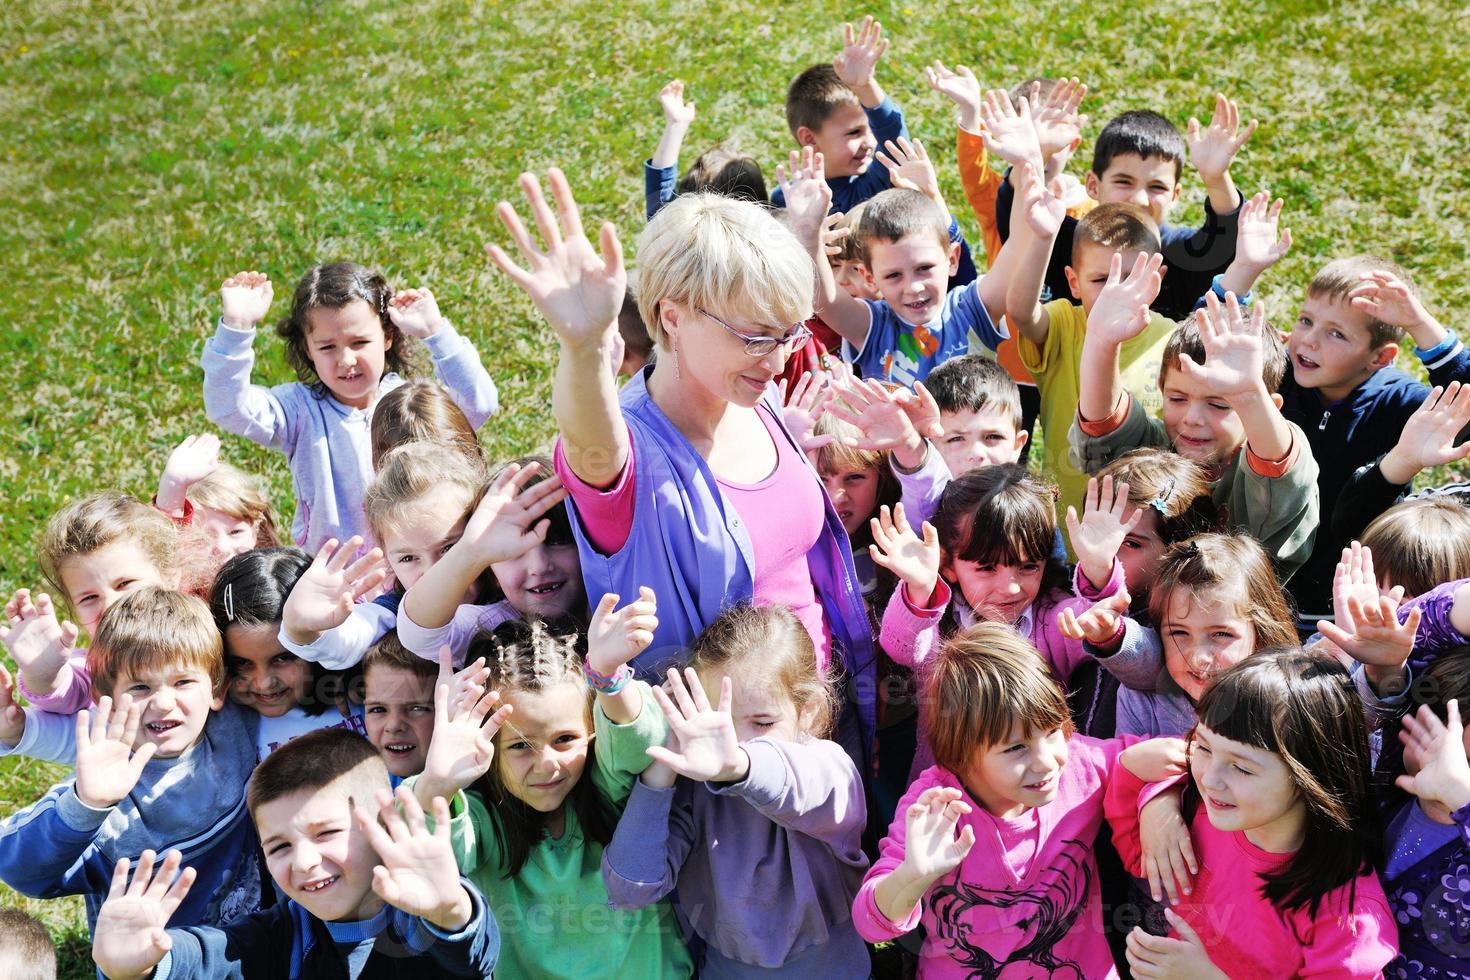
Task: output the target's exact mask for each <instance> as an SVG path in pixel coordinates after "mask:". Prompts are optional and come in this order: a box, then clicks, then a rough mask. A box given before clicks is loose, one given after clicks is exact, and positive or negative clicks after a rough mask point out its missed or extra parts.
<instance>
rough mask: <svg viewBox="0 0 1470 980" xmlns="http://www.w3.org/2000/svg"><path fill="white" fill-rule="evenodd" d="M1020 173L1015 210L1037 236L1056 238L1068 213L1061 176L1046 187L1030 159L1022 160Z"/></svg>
mask: <svg viewBox="0 0 1470 980" xmlns="http://www.w3.org/2000/svg"><path fill="white" fill-rule="evenodd" d="M1020 174H1021V183H1020V188H1019V189H1018V190H1017V192H1016V193H1017V197H1018V198H1019V201H1018V203H1017V205H1016V210H1017V213H1019V214H1020V215H1021V216H1022V217H1023V218H1025V219H1026V227H1027V228H1030V229H1031V231H1032V232H1033V233H1035V235H1036V237H1038V238H1044V239H1052V238H1055V237H1056V234H1057V232H1058V231H1060V230H1061V227H1062V222H1063V220H1065V219H1066V217H1067V202H1066V201H1065V200H1063V192H1062V182H1061V180H1060V179H1057V180H1053V181H1052V182H1051V186H1050V187H1048V186H1047V184H1046V181H1045V180H1043V179H1042V177H1041V174H1040V173H1039V172H1038V171H1037V169H1036V164H1034V163H1032V162H1031V161H1029V160H1028V161H1027V162H1025V163H1023V164H1021V167H1020Z"/></svg>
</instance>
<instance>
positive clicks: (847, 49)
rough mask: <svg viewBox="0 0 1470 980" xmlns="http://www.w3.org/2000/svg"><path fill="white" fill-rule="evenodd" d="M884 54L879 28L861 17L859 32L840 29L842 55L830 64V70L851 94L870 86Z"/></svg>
mask: <svg viewBox="0 0 1470 980" xmlns="http://www.w3.org/2000/svg"><path fill="white" fill-rule="evenodd" d="M887 50H888V42H887V41H886V40H885V39H884V38H883V25H882V24H879V23H878V22H877V21H876V20H874V19H873V18H872V17H864V18H863V23H862V26H861V28H860V29H858V30H856V31H854V30H853V26H852V25H851V24H843V25H842V52H841V53H840V54H839V55H838V56H837V57H836V58H834V59H833V60H832V69H833V70H834V71H836V72H837V77H838V79H839V80H841V82H842V84H843V85H846V86H847V87H848V88H850V89H853V90H854V91H856V90H860V89H862V88H865V87H867V86H871V85H872V84H873V72H874V69H876V68H877V67H878V59H879V58H882V57H883V52H885V51H887Z"/></svg>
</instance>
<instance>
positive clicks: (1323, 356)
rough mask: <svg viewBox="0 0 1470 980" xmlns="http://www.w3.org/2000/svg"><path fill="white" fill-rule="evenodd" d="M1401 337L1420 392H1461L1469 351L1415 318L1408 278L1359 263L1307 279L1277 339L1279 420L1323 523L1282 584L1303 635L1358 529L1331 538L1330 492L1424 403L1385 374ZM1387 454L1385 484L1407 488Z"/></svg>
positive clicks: (1372, 261)
mask: <svg viewBox="0 0 1470 980" xmlns="http://www.w3.org/2000/svg"><path fill="white" fill-rule="evenodd" d="M1406 337H1407V338H1408V339H1410V340H1412V341H1413V344H1414V353H1415V356H1416V357H1417V358H1418V359H1419V361H1420V362H1421V363H1422V364H1423V365H1424V367H1425V369H1426V370H1427V372H1428V375H1429V384H1430V385H1439V386H1444V385H1448V384H1450V383H1451V382H1453V381H1460V382H1470V351H1467V350H1466V349H1465V347H1464V345H1463V344H1461V343H1460V341H1459V340H1458V339H1456V337H1455V335H1454V334H1452V333H1450V332H1449V331H1447V330H1446V329H1445V328H1444V327H1442V326H1441V325H1440V324H1439V322H1438V321H1437V320H1436V319H1435V318H1434V317H1433V316H1432V315H1430V314H1429V312H1428V311H1427V310H1425V308H1424V305H1423V304H1422V303H1421V302H1420V300H1419V297H1418V295H1417V293H1416V292H1415V289H1414V287H1413V285H1412V283H1411V282H1410V281H1409V276H1408V273H1406V272H1405V271H1404V270H1403V269H1401V268H1399V267H1398V266H1397V265H1395V264H1394V263H1392V262H1389V261H1387V260H1384V259H1379V258H1374V257H1372V256H1366V255H1360V256H1354V257H1352V258H1347V259H1337V260H1336V261H1333V262H1329V263H1328V264H1327V265H1326V266H1324V267H1323V268H1322V269H1321V270H1320V271H1319V272H1318V273H1317V275H1316V276H1314V277H1313V279H1312V281H1311V283H1310V284H1309V285H1308V286H1307V296H1306V299H1305V300H1303V302H1302V306H1301V310H1300V312H1299V313H1298V314H1297V318H1296V323H1295V324H1294V325H1293V326H1292V331H1291V335H1290V336H1289V337H1288V338H1287V343H1286V348H1287V355H1288V357H1289V362H1290V365H1291V370H1290V371H1289V372H1287V375H1286V377H1285V378H1284V379H1283V381H1282V384H1281V397H1282V404H1281V412H1282V415H1283V416H1285V417H1286V419H1287V420H1288V421H1290V422H1292V423H1294V424H1295V425H1297V426H1299V427H1300V428H1301V430H1302V431H1303V432H1305V433H1306V436H1307V439H1308V441H1309V442H1310V444H1311V447H1312V455H1313V457H1314V458H1316V459H1317V460H1318V461H1319V462H1318V467H1319V472H1318V476H1317V487H1318V492H1319V493H1320V495H1321V499H1322V504H1321V506H1322V513H1323V514H1324V515H1326V517H1327V518H1328V520H1325V521H1324V523H1325V524H1327V526H1326V527H1323V528H1321V529H1320V530H1319V531H1318V532H1317V540H1316V544H1315V545H1314V546H1313V548H1312V552H1311V555H1310V557H1308V558H1307V562H1306V564H1305V565H1303V566H1302V569H1301V570H1300V571H1299V572H1298V573H1297V574H1296V576H1295V577H1294V578H1293V579H1292V586H1291V587H1292V595H1293V596H1295V597H1296V600H1297V606H1298V610H1299V613H1300V617H1301V620H1302V623H1303V624H1304V625H1308V624H1315V623H1316V621H1317V620H1318V619H1322V618H1327V617H1326V614H1327V613H1329V612H1330V611H1331V606H1330V604H1329V602H1330V599H1331V596H1332V570H1333V568H1334V567H1335V565H1336V564H1337V556H1338V554H1339V553H1340V552H1341V551H1342V549H1343V548H1344V547H1346V546H1347V545H1348V544H1349V543H1350V542H1351V541H1352V539H1353V537H1355V536H1356V535H1357V534H1358V533H1360V531H1361V528H1362V525H1359V526H1358V527H1357V528H1351V529H1346V528H1345V529H1344V530H1346V531H1347V534H1346V536H1340V535H1339V534H1338V533H1337V532H1336V530H1335V528H1334V527H1333V523H1332V522H1331V520H1330V519H1331V518H1332V515H1333V511H1334V509H1335V508H1336V504H1337V500H1338V494H1339V492H1340V491H1342V489H1343V487H1344V486H1345V485H1346V484H1347V483H1348V482H1349V478H1350V477H1352V475H1353V473H1354V471H1355V470H1357V469H1358V468H1359V467H1361V466H1364V465H1367V464H1369V463H1372V462H1373V461H1374V460H1375V459H1377V458H1378V457H1380V456H1384V455H1385V454H1390V453H1391V451H1392V450H1394V449H1395V447H1396V443H1398V442H1399V440H1400V433H1401V432H1403V430H1404V429H1405V427H1406V426H1407V425H1408V423H1409V421H1410V419H1411V418H1412V417H1413V416H1414V414H1415V410H1416V409H1417V408H1419V406H1420V405H1421V404H1422V403H1423V402H1424V400H1425V396H1427V395H1428V394H1429V393H1430V392H1429V386H1428V385H1425V384H1424V383H1423V382H1421V381H1420V380H1418V379H1417V378H1415V377H1412V376H1411V375H1409V374H1406V373H1404V372H1403V371H1400V370H1398V369H1396V368H1395V367H1393V364H1394V360H1395V358H1396V357H1397V356H1398V353H1399V345H1400V344H1401V343H1402V342H1403V341H1404V339H1405V338H1406ZM1451 399H1453V395H1451ZM1416 435H1419V433H1416ZM1453 444H1454V442H1453V435H1451V437H1450V445H1451V446H1453ZM1421 445H1422V444H1421ZM1411 448H1418V447H1417V446H1414V447H1411ZM1391 454H1392V457H1393V458H1392V459H1390V460H1389V470H1388V471H1385V476H1386V478H1387V482H1388V483H1390V484H1394V485H1404V484H1407V483H1409V482H1411V481H1412V480H1413V477H1414V472H1415V470H1413V469H1412V468H1410V467H1408V466H1405V465H1404V464H1405V462H1406V460H1404V458H1403V457H1404V453H1403V452H1402V451H1400V452H1397V453H1391ZM1372 516H1374V515H1365V517H1366V518H1367V519H1371V517H1372ZM1363 523H1364V524H1366V520H1364V521H1363Z"/></svg>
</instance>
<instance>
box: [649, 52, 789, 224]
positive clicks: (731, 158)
mask: <svg viewBox="0 0 1470 980" xmlns="http://www.w3.org/2000/svg"><path fill="white" fill-rule="evenodd" d="M658 104H659V106H660V107H661V108H662V109H663V113H664V131H663V135H662V136H661V137H659V141H658V147H657V148H656V149H655V150H654V151H653V156H652V157H650V158H649V159H647V160H645V161H643V206H644V210H645V212H646V213H647V216H648V217H649V218H652V217H653V216H654V215H655V214H658V212H659V209H660V208H662V207H663V206H664V205H665V204H668V203H669V202H670V201H672V200H673V199H674V196H675V195H676V194H687V193H688V192H689V191H703V190H707V191H714V192H715V193H716V194H724V195H726V196H728V197H735V198H740V199H741V200H745V201H754V202H755V203H756V204H764V203H765V201H766V179H765V177H763V176H761V168H760V164H758V163H756V162H755V158H754V157H749V156H745V155H744V154H739V153H735V152H734V151H733V150H730V149H728V148H726V147H725V146H723V145H720V146H715V147H712V148H711V149H708V150H705V151H704V152H703V153H701V154H700V155H699V157H698V159H696V160H695V161H694V162H693V163H692V164H690V165H689V169H688V170H686V171H685V172H684V176H683V177H682V178H678V179H677V183H676V178H675V176H674V175H675V174H676V173H677V168H678V166H679V148H680V147H682V146H683V145H684V134H685V133H687V132H689V126H690V124H691V123H693V122H694V103H693V102H685V101H684V83H683V82H681V81H679V80H678V79H675V80H674V81H672V82H669V83H668V84H667V85H665V86H664V87H663V88H662V89H660V90H659V93H658Z"/></svg>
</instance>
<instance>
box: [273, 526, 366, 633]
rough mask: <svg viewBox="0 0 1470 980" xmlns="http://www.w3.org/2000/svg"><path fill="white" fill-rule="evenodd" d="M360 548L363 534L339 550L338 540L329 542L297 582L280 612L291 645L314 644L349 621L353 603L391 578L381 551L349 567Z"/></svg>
mask: <svg viewBox="0 0 1470 980" xmlns="http://www.w3.org/2000/svg"><path fill="white" fill-rule="evenodd" d="M360 547H362V537H361V536H360V535H353V536H352V537H350V538H348V539H347V541H346V542H345V543H343V544H342V545H341V546H340V547H338V545H337V539H336V538H330V539H328V541H327V543H326V544H324V545H322V546H321V549H320V550H319V551H317V553H316V557H315V558H313V559H312V561H311V565H310V566H309V567H308V568H307V569H306V571H305V572H304V573H303V574H302V576H301V577H300V578H299V579H297V580H296V584H295V585H294V586H292V587H291V594H290V595H288V596H287V597H286V604H285V606H283V607H282V609H281V628H282V630H284V631H285V633H286V635H287V636H288V637H289V638H290V639H291V640H292V642H295V643H302V644H306V643H311V642H312V641H314V640H315V639H316V638H317V637H318V636H320V635H321V634H322V633H325V632H326V631H327V630H330V629H335V628H336V627H338V626H341V625H342V624H343V623H345V622H347V617H348V616H349V615H351V613H352V604H353V603H354V602H355V601H356V600H357V599H359V598H361V597H362V596H364V595H366V594H367V593H368V592H370V591H371V590H373V589H375V588H377V587H378V586H379V585H380V584H382V582H383V580H384V579H385V578H387V577H388V570H387V569H385V568H384V567H383V552H382V550H381V549H379V548H374V549H372V550H371V551H369V552H368V553H367V554H365V555H363V556H362V557H361V558H359V559H357V560H356V561H354V562H352V563H351V564H350V565H349V564H348V562H349V561H351V559H352V556H353V555H355V554H357V549H358V548H360Z"/></svg>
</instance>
